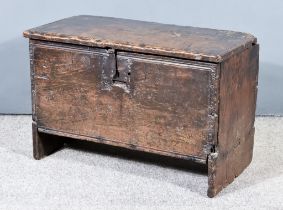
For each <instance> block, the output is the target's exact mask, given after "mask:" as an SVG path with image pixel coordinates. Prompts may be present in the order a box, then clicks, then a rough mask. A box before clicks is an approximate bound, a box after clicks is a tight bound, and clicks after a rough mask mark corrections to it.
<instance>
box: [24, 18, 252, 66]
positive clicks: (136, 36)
mask: <svg viewBox="0 0 283 210" xmlns="http://www.w3.org/2000/svg"><path fill="white" fill-rule="evenodd" d="M24 36H26V37H28V38H31V39H40V40H47V41H56V42H62V43H73V44H80V45H86V46H93V47H102V48H113V49H117V50H126V51H134V52H141V53H151V54H157V55H166V56H173V57H180V58H187V59H193V60H203V61H210V62H220V61H222V60H224V59H226V58H227V57H229V56H230V55H232V54H234V53H236V52H239V51H241V50H243V49H244V48H248V47H250V46H251V45H252V44H253V43H256V38H255V37H254V36H252V35H251V34H247V33H241V32H234V31H225V30H215V29H206V28H197V27H189V26H176V25H168V24H160V23H152V22H144V21H136V20H127V19H119V18H110V17H96V16H86V15H82V16H75V17H70V18H66V19H63V20H60V21H56V22H54V23H50V24H47V25H43V26H40V27H37V28H33V29H30V30H28V31H25V32H24Z"/></svg>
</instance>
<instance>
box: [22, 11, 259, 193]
mask: <svg viewBox="0 0 283 210" xmlns="http://www.w3.org/2000/svg"><path fill="white" fill-rule="evenodd" d="M24 36H25V37H27V38H29V41H30V64H31V84H32V119H33V124H32V128H33V151H34V158H35V159H41V158H43V157H44V156H46V155H49V154H50V153H52V152H54V151H56V150H57V149H59V148H60V147H61V146H62V145H63V141H60V137H71V138H75V139H80V140H88V141H93V142H98V143H103V144H110V145H114V146H120V147H125V148H129V149H132V150H141V151H145V152H151V153H157V154H161V155H166V156H171V157H177V158H182V159H189V160H192V161H195V162H198V163H200V164H207V166H208V186H209V187H208V196H209V197H213V196H215V195H216V194H217V193H218V192H219V191H220V190H221V189H223V188H224V187H225V186H227V185H228V184H229V183H231V182H232V181H233V180H234V178H235V177H237V176H238V175H239V174H240V173H241V172H242V171H243V170H244V169H245V168H246V167H247V166H248V165H249V163H250V162H251V159H252V151H253V141H254V119H255V107H256V95H257V77H258V52H259V45H258V44H257V41H256V38H255V37H254V36H252V35H250V34H246V33H241V32H232V31H225V30H215V29H205V28H196V27H188V26H176V25H166V24H159V23H151V22H143V21H135V20H127V19H118V18H109V17H95V16H75V17H70V18H66V19H63V20H59V21H56V22H53V23H50V24H47V25H43V26H40V27H37V28H33V29H30V30H27V31H25V32H24ZM46 134H51V135H46Z"/></svg>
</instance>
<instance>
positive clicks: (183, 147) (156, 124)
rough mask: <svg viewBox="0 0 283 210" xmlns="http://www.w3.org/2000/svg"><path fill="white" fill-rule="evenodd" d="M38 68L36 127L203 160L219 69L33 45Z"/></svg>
mask: <svg viewBox="0 0 283 210" xmlns="http://www.w3.org/2000/svg"><path fill="white" fill-rule="evenodd" d="M115 59H116V60H117V63H116V64H115ZM113 61H114V62H113ZM115 68H116V69H115ZM116 70H117V72H114V71H116ZM33 71H34V75H33V78H34V79H33V80H34V82H33V83H34V90H35V96H34V98H35V99H34V105H35V116H36V119H35V120H37V122H38V125H39V127H43V128H47V129H52V130H58V131H60V132H66V133H70V134H76V135H81V136H87V137H95V138H99V139H100V141H101V140H103V141H104V142H105V143H110V144H111V142H118V143H122V144H125V145H129V146H130V147H131V148H146V149H147V150H148V151H151V150H154V151H163V152H168V153H172V154H180V155H188V156H194V157H198V158H201V159H206V155H207V151H208V149H209V148H208V147H209V143H210V142H211V141H212V140H213V136H214V133H215V132H214V131H215V127H216V122H217V120H215V115H214V114H215V112H216V108H215V106H216V103H214V102H215V94H216V93H215V90H216V89H217V87H216V85H215V81H216V80H215V71H216V66H215V65H206V64H201V63H193V62H184V61H182V60H175V59H164V58H160V57H156V56H149V55H148V56H146V55H139V54H133V53H130V54H129V53H117V55H116V58H115V56H114V55H113V54H109V53H108V52H107V51H106V50H93V49H73V48H70V47H62V46H60V47H56V46H55V47H54V46H53V47H49V46H41V45H34V47H33ZM105 72H106V73H105ZM117 74H118V76H117ZM123 75H124V76H125V78H123V77H122V76H123ZM109 76H110V77H111V78H113V80H114V81H109ZM105 83H107V84H108V85H105ZM213 116H214V117H213Z"/></svg>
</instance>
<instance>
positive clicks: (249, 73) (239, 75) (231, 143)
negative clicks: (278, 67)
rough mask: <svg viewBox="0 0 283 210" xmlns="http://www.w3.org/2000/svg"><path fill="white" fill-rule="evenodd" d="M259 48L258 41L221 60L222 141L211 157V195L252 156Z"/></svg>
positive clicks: (220, 135)
mask: <svg viewBox="0 0 283 210" xmlns="http://www.w3.org/2000/svg"><path fill="white" fill-rule="evenodd" d="M258 51H259V46H258V45H255V46H253V47H252V48H250V49H247V50H245V51H244V52H242V53H241V54H236V55H234V56H233V57H231V58H230V59H228V60H227V61H225V62H223V64H221V79H220V96H219V97H220V104H219V131H218V141H217V144H216V147H215V151H212V153H211V154H210V155H209V159H208V166H209V167H208V168H209V171H208V172H209V189H208V196H210V197H213V196H215V195H216V194H217V193H218V192H219V191H220V190H221V189H222V188H224V187H225V186H227V185H228V184H229V183H231V182H232V181H233V180H234V178H235V177H237V176H239V174H240V173H242V171H243V170H244V169H245V168H246V167H247V166H248V165H249V163H250V162H251V160H252V154H253V142H254V120H255V108H256V96H257V82H258V62H259V60H258Z"/></svg>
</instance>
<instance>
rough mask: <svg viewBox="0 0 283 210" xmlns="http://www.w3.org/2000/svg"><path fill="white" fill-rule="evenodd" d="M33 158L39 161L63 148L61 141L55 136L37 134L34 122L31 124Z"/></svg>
mask: <svg viewBox="0 0 283 210" xmlns="http://www.w3.org/2000/svg"><path fill="white" fill-rule="evenodd" d="M32 137H33V157H34V159H36V160H40V159H42V158H44V157H45V156H47V155H50V154H52V153H53V152H55V151H57V150H59V149H60V148H62V147H63V146H64V142H63V141H62V139H59V138H58V136H55V135H46V134H45V133H40V132H38V127H37V124H36V122H32Z"/></svg>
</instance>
